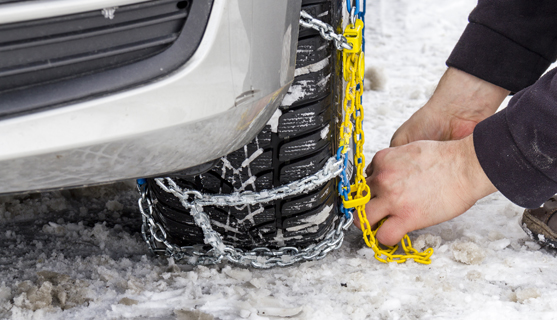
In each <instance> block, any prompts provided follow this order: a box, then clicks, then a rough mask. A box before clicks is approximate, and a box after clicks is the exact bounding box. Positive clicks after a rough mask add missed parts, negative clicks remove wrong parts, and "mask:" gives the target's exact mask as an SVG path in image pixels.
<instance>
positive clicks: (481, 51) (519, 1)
mask: <svg viewBox="0 0 557 320" xmlns="http://www.w3.org/2000/svg"><path fill="white" fill-rule="evenodd" d="M468 19H469V21H470V23H469V24H468V26H467V27H466V29H465V30H464V33H463V34H462V36H461V38H460V40H459V41H458V43H457V44H456V46H455V48H454V50H453V52H452V53H451V55H450V56H449V59H448V60H447V65H448V66H450V67H454V68H457V69H459V70H463V71H466V72H467V73H470V74H472V75H474V76H476V77H478V78H480V79H483V80H486V81H488V82H491V83H493V84H496V85H498V86H500V87H503V88H505V89H507V90H510V91H511V92H518V91H520V90H522V89H524V88H526V87H528V86H530V85H532V84H533V83H534V82H536V80H538V78H539V77H540V76H541V75H542V73H543V72H544V71H545V70H546V69H547V68H548V67H549V65H550V64H551V63H552V62H555V59H556V58H557V1H555V0H543V1H541V0H479V1H478V5H477V6H476V8H475V9H474V10H473V11H472V13H471V14H470V17H469V18H468Z"/></svg>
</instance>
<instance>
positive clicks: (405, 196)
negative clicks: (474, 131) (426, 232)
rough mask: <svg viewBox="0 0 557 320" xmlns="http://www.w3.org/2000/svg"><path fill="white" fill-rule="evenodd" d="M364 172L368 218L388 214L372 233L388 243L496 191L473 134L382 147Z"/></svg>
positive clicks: (449, 216) (371, 220) (377, 218)
mask: <svg viewBox="0 0 557 320" xmlns="http://www.w3.org/2000/svg"><path fill="white" fill-rule="evenodd" d="M366 173H367V174H368V177H367V178H366V180H367V183H368V185H369V187H370V192H371V200H370V201H369V202H368V203H367V204H366V214H367V219H368V221H369V223H370V225H374V224H376V223H377V222H379V221H380V220H382V219H383V218H387V220H386V221H385V222H384V223H383V225H382V226H381V227H380V228H379V230H378V232H377V235H376V237H377V240H379V242H380V243H382V244H384V245H389V246H392V245H395V244H396V243H398V242H399V241H400V240H401V239H402V237H403V236H404V235H405V234H406V233H408V232H410V231H413V230H417V229H422V228H425V227H428V226H432V225H435V224H438V223H441V222H443V221H447V220H450V219H452V218H455V217H457V216H459V215H460V214H462V213H464V212H465V211H466V210H468V209H469V208H470V207H471V206H472V205H473V204H474V203H476V201H477V200H479V199H481V198H483V197H485V196H487V195H488V194H490V193H493V192H495V191H497V189H496V188H495V187H494V186H493V184H492V183H491V182H490V181H489V179H488V178H487V176H486V175H485V173H484V171H483V169H482V168H481V166H480V163H479V162H478V160H477V158H476V154H475V151H474V145H473V140H472V135H470V136H468V137H466V138H464V139H462V140H457V141H446V142H438V141H418V142H413V143H410V144H407V145H404V146H401V147H396V148H388V149H384V150H381V151H379V152H378V153H377V154H376V155H375V157H374V158H373V160H372V162H371V163H370V165H369V166H368V168H367V169H366ZM355 218H356V221H355V224H356V226H358V227H359V226H360V223H359V221H357V220H358V219H357V217H355Z"/></svg>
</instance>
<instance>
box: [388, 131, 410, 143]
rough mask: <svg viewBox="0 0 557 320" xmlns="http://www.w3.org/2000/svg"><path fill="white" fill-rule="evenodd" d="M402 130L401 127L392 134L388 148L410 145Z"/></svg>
mask: <svg viewBox="0 0 557 320" xmlns="http://www.w3.org/2000/svg"><path fill="white" fill-rule="evenodd" d="M401 129H404V128H403V127H400V128H399V129H398V130H397V131H396V132H395V134H393V137H392V138H391V144H390V145H389V147H391V148H392V147H400V146H403V145H405V144H408V143H410V139H408V136H407V135H406V134H405V133H404V132H403V130H401Z"/></svg>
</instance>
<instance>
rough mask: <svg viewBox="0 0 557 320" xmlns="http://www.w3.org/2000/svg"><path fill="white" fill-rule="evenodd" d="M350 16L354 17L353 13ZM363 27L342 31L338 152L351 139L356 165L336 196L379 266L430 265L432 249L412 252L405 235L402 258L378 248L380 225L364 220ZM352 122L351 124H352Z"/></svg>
mask: <svg viewBox="0 0 557 320" xmlns="http://www.w3.org/2000/svg"><path fill="white" fill-rule="evenodd" d="M351 16H355V14H354V13H352V14H351ZM363 30H364V23H363V21H362V20H361V19H356V20H355V21H354V23H353V24H352V25H350V26H349V27H347V28H346V30H345V36H346V37H347V38H348V39H349V42H350V43H351V44H352V46H353V49H351V50H344V52H343V68H344V71H343V75H344V80H345V81H347V85H346V90H345V94H344V121H343V123H342V124H341V131H340V132H341V134H340V137H341V142H340V148H339V151H340V152H342V153H343V154H344V153H346V152H347V147H348V145H349V143H350V139H354V143H355V145H356V146H355V151H354V162H355V165H356V177H355V179H354V180H355V181H354V184H353V185H351V186H350V185H347V183H346V182H345V181H344V179H342V180H341V183H340V184H339V193H340V194H341V195H342V196H343V199H342V202H343V205H344V207H345V208H354V210H355V211H356V212H357V214H358V218H359V220H360V228H361V229H362V232H363V238H364V241H365V242H366V244H367V245H368V246H369V247H370V248H372V249H373V251H374V252H375V258H376V259H377V260H379V261H381V262H384V263H387V262H397V263H403V262H406V261H407V260H408V259H413V260H414V261H416V262H418V263H422V264H430V263H431V259H430V257H431V255H432V254H433V249H432V248H428V249H426V250H425V251H424V252H418V251H417V250H416V249H414V248H412V242H411V241H410V238H409V237H408V235H404V237H403V239H402V241H401V243H402V249H403V250H404V254H396V251H397V250H398V245H396V246H393V247H390V246H386V248H385V249H384V248H382V247H381V246H380V244H379V242H378V241H377V239H376V237H375V235H376V233H377V230H378V229H379V227H380V226H381V224H382V223H383V222H384V221H385V220H383V221H381V222H380V223H379V226H378V227H377V228H376V229H375V230H372V229H371V225H370V223H369V221H368V220H367V215H366V211H365V204H366V203H367V202H368V201H369V199H370V196H371V194H370V190H369V186H368V185H367V183H366V181H365V177H364V166H365V156H364V152H363V145H364V142H365V137H364V131H363V130H362V124H363V121H364V108H363V106H362V93H363V88H364V85H363V79H364V54H363V48H362V46H361V45H360V44H361V43H363ZM352 119H354V120H355V121H354V122H355V124H353V123H352Z"/></svg>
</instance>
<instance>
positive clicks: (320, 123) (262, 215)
mask: <svg viewBox="0 0 557 320" xmlns="http://www.w3.org/2000/svg"><path fill="white" fill-rule="evenodd" d="M302 10H305V11H306V12H308V13H309V14H310V15H312V16H313V17H318V18H319V19H320V20H322V21H325V22H327V23H329V24H331V25H332V26H333V27H334V28H335V30H336V32H341V31H342V12H343V11H342V10H343V7H342V1H341V0H303V1H302ZM341 64H342V57H341V53H340V52H339V51H338V50H336V48H335V46H334V43H333V42H332V41H327V40H325V39H323V38H322V37H321V36H320V35H319V33H318V32H317V31H315V30H312V29H307V28H302V27H301V28H300V33H299V38H298V48H297V58H296V71H295V78H294V82H293V83H292V85H291V87H290V89H289V91H288V94H287V95H286V96H285V98H284V99H283V102H282V104H281V106H280V107H279V109H278V110H277V112H276V113H275V114H274V116H273V117H272V119H271V120H270V121H269V123H268V124H267V125H266V126H265V127H264V128H263V130H262V131H261V132H260V133H259V134H258V135H257V136H256V137H255V139H253V141H251V142H250V143H249V144H247V145H245V146H244V147H243V148H240V149H238V150H236V151H234V152H231V153H230V154H228V155H226V156H224V157H222V158H221V159H219V160H218V161H216V163H215V165H214V166H212V167H211V166H209V167H211V168H210V170H207V171H206V172H203V173H201V174H197V175H194V176H192V175H188V174H184V173H183V172H177V173H174V174H170V175H168V176H169V177H171V178H173V179H174V181H176V183H177V184H178V185H179V186H180V187H182V188H188V189H195V190H199V191H201V192H202V193H218V194H230V193H233V192H241V191H247V190H251V191H256V192H257V191H262V190H265V189H271V188H274V187H278V186H281V185H284V184H287V183H289V182H292V181H296V180H299V179H301V178H303V177H306V176H309V175H312V174H314V173H316V172H317V171H319V170H321V169H322V168H323V166H324V164H325V162H326V161H327V160H328V159H329V158H330V157H331V156H333V155H334V154H335V153H336V149H337V147H338V141H339V139H338V132H339V126H340V121H339V119H341V117H342V84H343V82H342V69H341ZM147 183H148V192H149V193H150V194H151V197H152V198H154V199H156V201H154V209H155V210H154V218H155V220H156V221H157V222H159V223H160V224H161V225H162V226H163V227H164V228H165V230H166V233H167V237H168V238H170V239H169V240H170V242H171V243H176V244H178V245H180V246H187V245H194V244H203V232H202V231H201V228H199V227H197V226H196V225H195V223H194V221H193V218H192V216H191V215H190V214H189V212H188V210H186V209H184V207H183V206H182V205H181V204H180V202H179V200H178V199H177V198H176V197H175V196H173V195H172V194H169V193H167V192H165V191H163V190H162V189H161V188H160V187H159V186H158V185H157V184H156V183H155V182H154V180H153V179H147ZM337 183H338V180H337V179H333V180H331V181H329V182H327V183H326V184H324V185H322V186H321V187H319V188H317V189H315V190H312V191H310V192H309V193H306V194H302V195H298V196H293V197H288V198H285V199H283V200H280V201H275V202H271V203H263V204H255V205H245V206H241V207H220V206H219V207H217V206H207V207H204V210H205V212H206V213H207V214H208V215H209V217H210V219H211V224H212V227H213V229H214V230H216V231H217V232H219V233H220V234H221V236H222V237H223V241H224V243H225V244H227V245H232V246H234V247H237V248H241V249H253V248H256V247H269V248H278V247H282V246H295V247H306V246H309V245H311V244H314V243H316V242H318V241H320V240H322V239H323V238H324V237H325V235H326V234H327V233H328V232H329V231H330V230H331V229H332V228H334V227H335V222H336V221H337V220H339V209H338V208H339V204H340V198H339V196H338V193H337V191H336V186H337Z"/></svg>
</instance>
